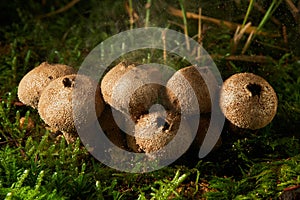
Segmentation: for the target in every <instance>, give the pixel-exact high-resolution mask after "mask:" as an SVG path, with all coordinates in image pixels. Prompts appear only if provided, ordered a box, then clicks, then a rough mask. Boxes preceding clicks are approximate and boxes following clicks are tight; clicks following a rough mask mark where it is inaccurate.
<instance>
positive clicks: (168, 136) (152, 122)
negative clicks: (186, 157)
mask: <svg viewBox="0 0 300 200" xmlns="http://www.w3.org/2000/svg"><path fill="white" fill-rule="evenodd" d="M179 126H182V128H181V131H183V132H182V133H180V134H181V135H180V136H178V137H176V141H175V138H174V137H175V136H176V134H179V133H178V130H179ZM134 139H135V143H136V145H137V146H136V147H135V146H133V147H132V149H138V151H139V152H145V153H146V154H147V153H155V152H156V151H158V150H160V149H162V148H163V147H165V146H166V145H167V144H168V143H169V142H171V141H172V142H173V143H172V144H170V145H171V146H170V147H171V148H172V152H170V153H168V154H166V155H164V153H163V154H162V155H161V156H163V157H162V158H163V159H172V158H178V155H177V154H180V153H182V154H183V153H184V152H185V151H186V150H187V149H188V147H189V145H190V144H189V142H191V141H192V135H191V134H190V129H189V127H188V125H187V124H186V123H185V122H184V121H181V120H180V116H174V115H173V114H171V113H167V114H166V116H165V115H164V112H151V113H149V114H146V115H144V116H142V117H141V118H140V119H139V120H138V122H137V124H136V125H135V133H134ZM131 145H134V143H133V141H131ZM137 147H138V148H137ZM159 156H160V155H159Z"/></svg>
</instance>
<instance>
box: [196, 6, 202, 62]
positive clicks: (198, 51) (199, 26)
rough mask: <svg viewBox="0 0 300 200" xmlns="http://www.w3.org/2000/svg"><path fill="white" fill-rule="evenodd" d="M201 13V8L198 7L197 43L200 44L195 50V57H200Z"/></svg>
mask: <svg viewBox="0 0 300 200" xmlns="http://www.w3.org/2000/svg"><path fill="white" fill-rule="evenodd" d="M201 15H202V9H201V8H199V20H198V43H199V44H200V46H199V47H198V50H197V58H200V56H201V46H202V23H201Z"/></svg>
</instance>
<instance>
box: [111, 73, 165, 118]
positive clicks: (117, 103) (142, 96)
mask: <svg viewBox="0 0 300 200" xmlns="http://www.w3.org/2000/svg"><path fill="white" fill-rule="evenodd" d="M159 75H160V73H159V71H158V70H156V69H142V68H138V67H136V68H133V69H131V70H130V71H128V72H127V73H126V74H124V75H123V76H122V77H121V78H120V79H119V80H118V81H117V83H116V84H115V86H114V87H113V88H111V91H112V95H111V106H112V107H114V108H115V109H117V110H119V111H121V112H123V113H124V114H126V115H129V116H130V117H131V119H132V120H133V121H137V120H138V119H139V117H140V116H141V115H143V114H146V113H148V110H149V109H150V107H151V106H152V105H154V104H155V103H158V101H159V93H160V89H161V85H159V84H156V83H155V82H158V81H156V80H154V79H156V78H159Z"/></svg>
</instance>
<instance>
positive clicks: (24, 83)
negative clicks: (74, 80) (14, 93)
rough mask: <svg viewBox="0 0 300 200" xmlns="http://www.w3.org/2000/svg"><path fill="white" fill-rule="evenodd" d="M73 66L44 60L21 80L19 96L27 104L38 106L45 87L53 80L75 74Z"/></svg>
mask: <svg viewBox="0 0 300 200" xmlns="http://www.w3.org/2000/svg"><path fill="white" fill-rule="evenodd" d="M75 73H76V71H75V69H73V68H72V67H69V66H67V65H62V64H54V65H52V64H49V63H47V62H43V63H42V64H40V65H39V66H38V67H36V68H34V69H32V70H31V71H30V72H28V73H27V74H26V75H25V76H24V77H23V78H22V80H21V81H20V83H19V87H18V97H19V100H20V101H21V102H23V103H24V104H25V105H29V106H31V107H33V108H35V109H36V108H37V107H38V102H39V98H40V96H41V93H42V91H43V89H44V88H45V87H46V86H47V85H48V84H49V83H50V82H51V81H53V80H55V79H57V78H59V77H61V76H65V75H68V74H75Z"/></svg>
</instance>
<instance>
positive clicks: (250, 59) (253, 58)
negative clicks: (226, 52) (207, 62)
mask: <svg viewBox="0 0 300 200" xmlns="http://www.w3.org/2000/svg"><path fill="white" fill-rule="evenodd" d="M211 57H212V58H213V59H225V60H229V61H243V62H252V63H270V62H272V63H275V60H274V59H273V58H271V57H268V56H259V55H252V56H247V55H237V56H226V57H224V56H222V55H212V56H211Z"/></svg>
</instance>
